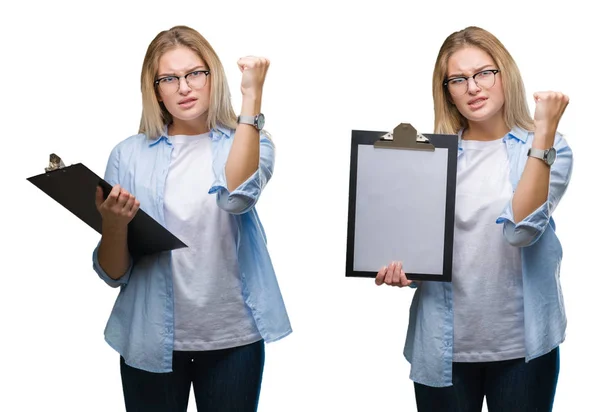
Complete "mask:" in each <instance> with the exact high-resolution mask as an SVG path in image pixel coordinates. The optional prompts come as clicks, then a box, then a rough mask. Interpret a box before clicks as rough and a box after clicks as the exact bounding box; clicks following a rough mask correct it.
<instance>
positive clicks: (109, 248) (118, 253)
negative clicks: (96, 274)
mask: <svg viewBox="0 0 600 412" xmlns="http://www.w3.org/2000/svg"><path fill="white" fill-rule="evenodd" d="M129 259H130V255H129V249H128V247H127V226H124V227H114V226H109V225H106V224H103V225H102V239H101V240H100V246H99V247H98V263H99V264H100V266H101V267H102V269H103V270H104V272H106V274H107V275H108V276H109V277H110V278H111V279H114V280H117V279H119V278H121V277H122V276H123V275H124V274H125V273H126V272H127V269H128V268H129V263H130V262H129Z"/></svg>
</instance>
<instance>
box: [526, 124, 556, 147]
mask: <svg viewBox="0 0 600 412" xmlns="http://www.w3.org/2000/svg"><path fill="white" fill-rule="evenodd" d="M554 135H555V132H553V131H552V129H551V128H550V127H546V126H541V127H538V126H536V128H535V132H534V135H533V143H532V145H531V147H533V148H535V149H544V150H545V149H549V148H551V147H552V146H553V145H554Z"/></svg>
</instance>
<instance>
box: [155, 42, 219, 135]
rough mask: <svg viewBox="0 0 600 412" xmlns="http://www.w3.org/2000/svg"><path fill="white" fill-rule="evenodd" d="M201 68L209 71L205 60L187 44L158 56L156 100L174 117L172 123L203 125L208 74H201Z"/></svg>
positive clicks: (206, 105)
mask: <svg viewBox="0 0 600 412" xmlns="http://www.w3.org/2000/svg"><path fill="white" fill-rule="evenodd" d="M203 70H208V67H207V66H206V63H205V62H204V61H202V59H201V58H200V57H199V56H198V55H197V54H196V53H195V52H194V51H193V50H190V49H189V48H187V47H183V46H178V47H176V48H174V49H171V50H169V51H168V52H166V53H165V54H163V55H162V57H161V58H160V60H159V63H158V75H157V76H156V79H157V80H159V79H160V81H159V84H158V93H159V99H160V100H161V101H162V102H163V104H164V105H165V108H166V109H167V110H168V111H169V113H171V116H173V122H174V123H177V122H184V123H194V124H196V123H198V124H200V123H202V124H203V125H206V122H207V118H208V106H209V103H210V75H206V74H205V73H203V72H202V71H203ZM184 76H187V77H184ZM178 77H179V79H178ZM186 78H187V82H186Z"/></svg>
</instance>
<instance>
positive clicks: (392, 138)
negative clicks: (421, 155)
mask: <svg viewBox="0 0 600 412" xmlns="http://www.w3.org/2000/svg"><path fill="white" fill-rule="evenodd" d="M373 146H374V147H375V148H384V149H410V150H426V151H430V152H433V151H435V146H434V145H432V144H431V143H430V142H429V139H428V138H426V137H425V136H423V135H422V134H420V133H418V132H417V130H416V129H415V128H414V127H413V126H412V125H411V124H410V123H400V124H399V125H398V126H396V127H395V128H394V131H393V132H390V133H386V134H384V135H383V136H381V138H380V139H379V140H377V141H376V142H375V143H374V144H373Z"/></svg>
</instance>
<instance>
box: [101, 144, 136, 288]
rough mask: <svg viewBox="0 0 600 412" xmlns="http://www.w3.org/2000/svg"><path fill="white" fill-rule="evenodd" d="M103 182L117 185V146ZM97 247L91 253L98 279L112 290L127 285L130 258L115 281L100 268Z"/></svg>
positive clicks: (111, 156)
mask: <svg viewBox="0 0 600 412" xmlns="http://www.w3.org/2000/svg"><path fill="white" fill-rule="evenodd" d="M104 180H106V182H107V183H109V184H110V185H112V186H114V185H116V184H118V183H119V147H118V146H117V147H115V148H114V149H113V150H112V151H111V153H110V156H109V158H108V163H107V165H106V171H105V172H104ZM99 247H100V241H99V242H98V244H97V245H96V247H95V248H94V251H93V253H92V267H93V268H94V271H95V272H96V273H97V274H98V276H99V277H100V279H102V280H103V281H104V282H106V284H108V285H109V286H111V287H113V288H116V287H119V286H121V285H125V284H127V282H128V281H129V276H130V275H131V269H132V267H133V259H131V257H130V259H129V267H128V268H127V271H126V272H125V274H124V275H123V276H121V277H120V278H119V279H117V280H115V279H113V278H111V277H110V276H108V274H106V272H105V271H104V270H103V269H102V267H101V266H100V263H99V261H98V249H99Z"/></svg>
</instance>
